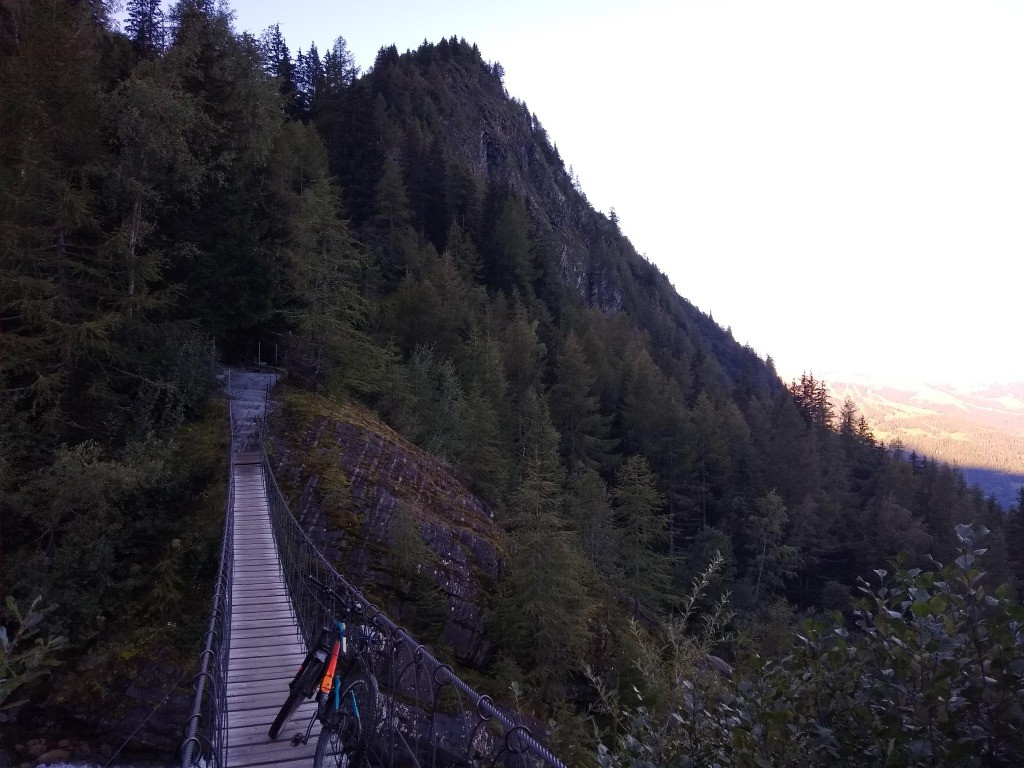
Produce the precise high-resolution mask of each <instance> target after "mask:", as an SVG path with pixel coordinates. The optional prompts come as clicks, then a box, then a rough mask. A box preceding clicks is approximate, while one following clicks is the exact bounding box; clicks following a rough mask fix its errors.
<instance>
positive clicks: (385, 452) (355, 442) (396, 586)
mask: <svg viewBox="0 0 1024 768" xmlns="http://www.w3.org/2000/svg"><path fill="white" fill-rule="evenodd" d="M315 400H316V402H317V404H319V405H322V406H323V408H324V412H323V413H322V414H319V415H316V416H314V417H313V418H312V419H311V420H310V421H309V422H308V423H307V424H306V428H305V429H304V430H302V431H301V432H299V433H297V434H292V437H291V438H290V440H289V442H288V443H287V444H285V443H284V442H283V441H278V442H277V443H275V455H276V456H277V461H276V471H277V473H278V475H279V477H281V478H282V479H283V480H284V481H285V484H286V485H288V486H289V487H291V488H294V489H298V499H297V502H296V503H295V505H294V509H293V511H294V513H295V514H296V516H297V517H298V519H299V521H300V522H301V524H302V525H303V526H304V527H305V528H306V530H307V532H309V534H310V536H311V537H312V538H313V540H314V541H315V542H316V543H317V544H318V546H320V548H321V550H322V551H323V552H324V554H325V555H326V556H327V557H328V558H329V559H330V560H332V561H333V562H334V563H335V564H336V565H337V566H338V567H339V570H340V571H341V572H342V573H343V575H345V576H346V577H349V578H350V579H351V580H352V581H353V582H354V583H355V584H357V585H359V586H360V587H361V588H362V587H367V588H369V589H372V590H373V591H374V592H376V593H379V595H380V597H382V598H383V599H385V600H387V601H388V604H387V605H386V606H385V607H386V608H387V610H388V612H389V613H390V614H391V615H393V617H395V618H396V619H397V620H398V621H400V622H405V623H408V624H410V625H411V626H412V628H413V629H414V630H415V629H416V627H417V620H418V619H419V618H422V615H423V613H424V612H425V611H426V610H427V609H428V608H429V607H430V606H424V605H422V604H417V603H416V602H415V601H413V600H410V599H408V598H409V594H410V591H411V590H412V586H411V585H412V582H413V581H414V580H415V579H416V578H417V577H420V578H422V577H426V578H427V579H428V580H429V582H430V583H431V584H432V585H433V586H434V587H435V588H436V590H437V591H438V594H439V595H441V596H443V600H444V617H443V629H441V630H440V632H439V633H438V635H437V636H436V638H433V639H436V640H440V641H441V642H443V643H445V644H446V645H448V646H450V647H451V648H452V650H453V652H454V654H455V656H456V658H457V659H459V661H461V662H463V663H467V664H470V665H473V666H478V667H479V666H483V665H486V664H487V663H488V662H489V661H490V659H491V657H492V655H493V650H494V649H493V647H492V646H491V644H490V642H489V641H488V636H487V629H488V622H489V619H490V616H491V598H492V594H493V586H494V583H495V581H496V580H497V579H498V577H499V576H500V575H501V571H502V558H501V552H500V550H499V546H500V542H501V538H502V533H501V531H500V529H499V527H498V526H497V525H496V524H495V523H494V521H493V513H492V511H491V510H490V509H489V508H488V507H487V505H486V504H485V503H484V502H483V501H481V500H480V499H479V498H478V497H477V496H475V495H473V494H472V493H471V492H470V491H469V489H468V488H467V487H466V485H465V484H464V483H463V482H462V481H461V480H460V479H459V478H458V477H457V476H456V475H455V474H454V473H453V471H452V470H451V468H450V467H448V466H447V465H446V464H444V463H443V462H441V461H439V460H438V459H436V458H434V457H432V456H430V455H429V454H427V453H425V452H423V451H422V450H420V449H419V448H417V447H416V446H414V445H412V444H411V443H409V442H408V441H406V440H404V439H403V438H401V437H400V436H399V435H398V434H397V433H395V432H393V431H392V430H390V429H389V428H388V427H386V426H385V425H383V424H381V423H380V422H377V421H376V420H375V419H373V417H370V416H369V415H368V414H367V413H366V412H364V411H362V410H361V409H359V408H358V407H357V406H353V405H349V406H346V407H344V408H342V409H337V408H336V407H334V406H330V405H327V403H326V401H321V400H319V399H315ZM339 473H340V474H339ZM340 486H343V488H341V487H340ZM346 490H347V494H346V493H344V492H343V491H346ZM346 495H347V498H345V497H346ZM403 525H407V526H411V527H412V528H413V529H414V531H415V534H416V536H418V539H419V542H421V544H420V545H419V546H421V547H422V552H423V554H425V557H421V558H417V560H418V561H419V562H416V563H415V564H410V563H409V562H407V561H404V558H403V553H402V552H401V551H400V550H401V547H402V542H400V541H399V539H400V538H401V536H402V532H401V527H402V526H403ZM405 546H408V545H407V544H406V545H405ZM414 633H415V632H414ZM421 639H424V638H421ZM431 639H432V638H425V639H424V640H425V641H427V642H429V641H430V640H431Z"/></svg>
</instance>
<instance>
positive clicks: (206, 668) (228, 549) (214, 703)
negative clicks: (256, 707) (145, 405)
mask: <svg viewBox="0 0 1024 768" xmlns="http://www.w3.org/2000/svg"><path fill="white" fill-rule="evenodd" d="M230 393H231V372H230V371H228V395H229V397H230ZM237 430H238V427H237V425H236V422H235V418H234V409H233V407H232V406H231V404H230V400H229V407H228V434H229V441H230V442H229V444H228V476H227V500H226V505H225V508H224V538H223V540H222V541H221V549H220V562H219V565H218V568H217V581H216V583H215V585H214V590H213V608H212V609H211V610H210V618H209V621H208V623H207V629H206V634H205V636H204V647H203V651H202V653H201V654H200V659H199V672H198V674H197V675H196V676H195V678H193V689H194V696H193V699H192V712H191V714H190V716H189V718H188V720H187V721H186V722H185V734H184V740H183V741H182V745H181V765H182V768H194V767H195V766H208V767H214V768H222V767H223V766H226V765H227V748H228V744H227V732H228V729H227V678H228V649H229V648H230V646H231V638H230V632H231V583H232V574H233V571H234V548H233V547H232V542H233V540H234V506H235V484H234V482H233V480H232V477H231V472H232V466H233V463H234V455H235V450H236V448H237V445H238V443H237V442H236V432H237Z"/></svg>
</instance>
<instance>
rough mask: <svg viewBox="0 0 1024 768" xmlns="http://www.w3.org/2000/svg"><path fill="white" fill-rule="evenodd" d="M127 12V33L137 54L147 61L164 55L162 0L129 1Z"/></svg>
mask: <svg viewBox="0 0 1024 768" xmlns="http://www.w3.org/2000/svg"><path fill="white" fill-rule="evenodd" d="M125 11H126V13H127V20H126V22H125V31H126V32H127V33H128V37H130V38H131V40H132V45H133V46H134V48H135V50H136V52H137V53H138V54H139V55H140V56H142V57H143V58H147V59H152V58H156V57H157V56H159V55H160V54H161V53H163V51H164V48H165V47H166V34H165V30H164V14H163V9H162V8H161V2H160V0H128V2H127V5H126V7H125Z"/></svg>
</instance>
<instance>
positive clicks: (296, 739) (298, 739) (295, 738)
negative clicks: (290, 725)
mask: <svg viewBox="0 0 1024 768" xmlns="http://www.w3.org/2000/svg"><path fill="white" fill-rule="evenodd" d="M301 743H302V734H301V733H296V734H295V735H294V736H292V746H293V747H297V746H299V744H301Z"/></svg>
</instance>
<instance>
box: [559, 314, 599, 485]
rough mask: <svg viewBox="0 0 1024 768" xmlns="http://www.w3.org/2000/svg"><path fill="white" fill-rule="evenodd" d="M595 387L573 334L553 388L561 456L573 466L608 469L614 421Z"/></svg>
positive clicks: (591, 373) (565, 350)
mask: <svg viewBox="0 0 1024 768" xmlns="http://www.w3.org/2000/svg"><path fill="white" fill-rule="evenodd" d="M595 384H596V378H595V377H594V374H593V372H592V371H591V369H590V366H589V364H588V363H587V359H586V357H585V356H584V354H583V348H582V347H581V346H580V344H579V341H578V340H577V339H576V336H575V335H574V334H570V335H569V336H568V337H567V338H566V340H565V342H564V344H563V347H562V353H561V354H560V355H559V356H558V360H557V363H556V368H555V384H554V386H553V387H552V389H551V411H552V416H553V418H554V422H555V426H556V427H557V428H558V431H559V432H560V433H561V435H562V455H563V456H564V457H565V460H566V463H567V464H568V465H569V466H570V467H572V466H575V465H576V464H583V465H584V466H587V467H591V468H598V467H605V466H608V464H609V463H610V461H611V448H612V445H613V442H612V441H611V440H609V439H608V430H609V426H610V423H611V419H610V418H609V417H606V416H603V415H602V414H601V413H600V411H599V407H598V406H599V404H598V400H597V396H596V395H595V394H594V387H595Z"/></svg>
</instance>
